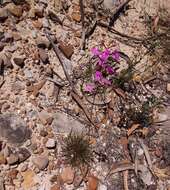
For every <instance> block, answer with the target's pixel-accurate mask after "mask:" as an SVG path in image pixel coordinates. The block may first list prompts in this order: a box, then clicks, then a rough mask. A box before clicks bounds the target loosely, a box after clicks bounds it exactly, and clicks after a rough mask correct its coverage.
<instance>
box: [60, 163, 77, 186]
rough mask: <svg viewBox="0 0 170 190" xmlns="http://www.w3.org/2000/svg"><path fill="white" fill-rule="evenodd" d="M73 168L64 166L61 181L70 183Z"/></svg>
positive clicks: (72, 177)
mask: <svg viewBox="0 0 170 190" xmlns="http://www.w3.org/2000/svg"><path fill="white" fill-rule="evenodd" d="M74 174H75V173H74V170H73V169H72V168H71V167H66V168H64V169H63V171H62V173H61V179H62V181H63V183H67V184H72V183H73V180H74Z"/></svg>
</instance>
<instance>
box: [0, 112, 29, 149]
mask: <svg viewBox="0 0 170 190" xmlns="http://www.w3.org/2000/svg"><path fill="white" fill-rule="evenodd" d="M30 135H31V131H30V129H28V128H27V126H26V124H25V122H24V121H23V120H22V119H21V118H20V117H19V116H18V115H15V114H0V139H5V140H6V141H7V142H8V143H10V144H12V145H15V146H16V145H18V146H19V145H21V144H22V143H23V142H25V141H26V140H27V139H28V138H30Z"/></svg>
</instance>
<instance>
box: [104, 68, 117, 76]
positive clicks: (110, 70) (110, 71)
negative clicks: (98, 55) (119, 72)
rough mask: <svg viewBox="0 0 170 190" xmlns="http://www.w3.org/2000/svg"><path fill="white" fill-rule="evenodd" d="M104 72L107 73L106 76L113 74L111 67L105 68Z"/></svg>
mask: <svg viewBox="0 0 170 190" xmlns="http://www.w3.org/2000/svg"><path fill="white" fill-rule="evenodd" d="M106 71H107V72H108V74H110V75H111V74H113V73H114V72H115V70H114V69H113V68H112V67H111V66H107V67H106Z"/></svg>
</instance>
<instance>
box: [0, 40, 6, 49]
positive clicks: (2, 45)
mask: <svg viewBox="0 0 170 190" xmlns="http://www.w3.org/2000/svg"><path fill="white" fill-rule="evenodd" d="M4 47H5V44H4V43H3V42H0V51H2V50H3V49H4Z"/></svg>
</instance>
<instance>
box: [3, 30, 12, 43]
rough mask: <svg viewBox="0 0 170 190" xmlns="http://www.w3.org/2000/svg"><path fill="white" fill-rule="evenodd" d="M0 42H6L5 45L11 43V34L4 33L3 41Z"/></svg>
mask: <svg viewBox="0 0 170 190" xmlns="http://www.w3.org/2000/svg"><path fill="white" fill-rule="evenodd" d="M1 41H2V42H6V43H9V42H13V36H12V34H11V33H8V32H6V33H5V34H4V38H3V40H1Z"/></svg>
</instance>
